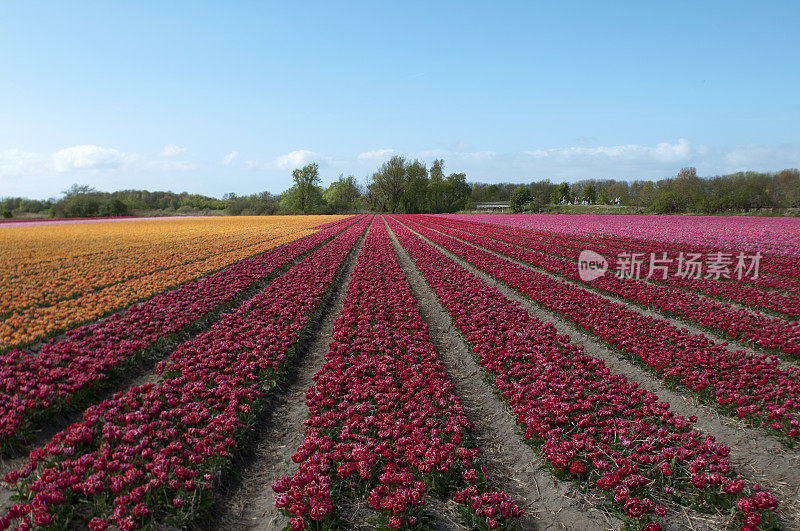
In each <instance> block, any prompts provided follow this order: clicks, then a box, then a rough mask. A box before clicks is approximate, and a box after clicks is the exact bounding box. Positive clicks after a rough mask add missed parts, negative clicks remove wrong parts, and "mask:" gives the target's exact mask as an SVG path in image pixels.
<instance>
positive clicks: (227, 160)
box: [222, 151, 239, 166]
mask: <svg viewBox="0 0 800 531" xmlns="http://www.w3.org/2000/svg"><path fill="white" fill-rule="evenodd" d="M238 158H239V152H238V151H231V152H230V153H228V154H227V155H225V156H224V157H222V163H223V164H224V165H225V166H230V165H231V164H232V163H233V161H235V160H236V159H238Z"/></svg>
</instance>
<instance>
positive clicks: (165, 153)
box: [161, 144, 186, 157]
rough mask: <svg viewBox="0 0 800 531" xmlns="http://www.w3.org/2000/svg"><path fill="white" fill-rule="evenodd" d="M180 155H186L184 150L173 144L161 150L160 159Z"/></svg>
mask: <svg viewBox="0 0 800 531" xmlns="http://www.w3.org/2000/svg"><path fill="white" fill-rule="evenodd" d="M181 153H186V148H185V147H181V146H176V145H175V144H168V145H166V146H164V148H163V149H162V150H161V156H162V157H173V156H175V155H180V154H181Z"/></svg>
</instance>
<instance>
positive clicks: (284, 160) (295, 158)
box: [249, 149, 331, 170]
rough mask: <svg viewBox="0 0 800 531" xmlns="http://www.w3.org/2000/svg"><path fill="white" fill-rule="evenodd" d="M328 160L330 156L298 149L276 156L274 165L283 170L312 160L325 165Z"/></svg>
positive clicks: (303, 164)
mask: <svg viewBox="0 0 800 531" xmlns="http://www.w3.org/2000/svg"><path fill="white" fill-rule="evenodd" d="M330 160H331V159H330V157H326V156H325V155H320V154H319V153H314V152H313V151H309V150H307V149H298V150H296V151H291V152H289V153H287V154H285V155H281V156H280V157H278V158H276V159H275V166H277V167H278V168H281V169H284V170H288V169H295V168H299V167H301V166H305V165H306V164H310V163H312V162H316V163H317V164H319V165H320V166H325V165H327V164H328V162H330ZM249 162H253V161H249Z"/></svg>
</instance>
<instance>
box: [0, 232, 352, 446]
mask: <svg viewBox="0 0 800 531" xmlns="http://www.w3.org/2000/svg"><path fill="white" fill-rule="evenodd" d="M348 223H349V222H348ZM340 228H341V226H338V225H337V226H334V227H332V228H329V229H325V230H322V231H320V232H317V233H315V234H313V235H311V236H308V237H306V238H303V239H300V240H295V241H293V242H291V243H289V244H287V245H285V246H283V247H279V248H276V249H272V250H270V251H267V252H266V253H262V254H259V255H257V256H254V257H252V258H249V259H247V260H244V261H241V262H238V263H236V264H234V265H231V266H228V267H227V268H226V269H224V270H222V271H220V272H217V273H214V274H212V275H209V276H207V277H205V278H202V279H200V280H197V281H192V282H188V283H186V284H184V285H182V286H180V287H179V288H177V289H174V290H172V291H170V292H167V293H165V294H163V295H157V296H155V297H153V298H152V299H150V300H148V301H147V302H144V303H141V304H137V305H134V306H131V307H130V308H128V309H127V310H126V311H124V312H121V313H118V314H115V315H113V316H110V317H108V318H107V319H105V320H103V321H101V322H99V323H95V324H91V325H84V326H82V327H80V328H77V329H75V330H72V331H70V332H68V333H67V334H66V337H65V338H64V339H61V340H58V341H53V342H51V343H49V344H47V345H44V346H43V347H42V349H41V351H40V352H38V353H36V354H31V353H28V352H27V351H22V350H18V349H12V350H11V351H10V352H8V353H6V354H3V355H0V434H2V441H1V442H0V450H8V449H9V448H10V447H12V446H14V445H16V444H18V443H19V442H20V441H23V440H25V439H26V438H28V437H29V434H30V430H31V429H32V428H33V427H35V425H34V423H33V420H35V419H38V422H39V423H41V422H42V421H43V420H44V418H45V417H46V415H45V413H53V412H55V411H57V410H58V409H59V408H61V407H62V406H63V405H64V404H66V403H68V402H70V401H71V400H72V399H73V398H74V397H75V396H76V395H77V394H79V393H84V392H86V391H87V390H90V389H92V388H94V387H96V386H97V385H98V384H99V383H100V382H103V381H106V380H108V379H109V378H111V377H113V376H114V375H115V371H118V370H119V369H121V368H122V367H124V366H125V365H126V364H127V363H128V362H130V361H133V358H136V357H137V356H138V355H140V354H142V353H143V352H144V351H145V349H147V348H149V347H152V346H153V345H155V344H156V343H157V342H158V341H159V340H161V339H164V338H167V337H170V336H173V335H174V334H176V333H178V332H180V331H181V330H184V329H186V328H187V327H188V326H189V325H190V324H192V323H194V322H195V321H197V320H199V319H201V318H203V317H204V316H206V315H208V314H209V313H210V312H213V311H214V310H215V309H217V308H219V307H220V306H221V305H224V304H225V303H229V302H231V301H233V300H234V299H235V298H236V297H237V296H240V295H241V294H242V293H243V292H245V291H246V290H247V289H248V288H251V287H252V286H254V285H255V284H256V283H258V282H259V281H262V280H264V279H267V278H268V277H269V276H270V275H272V274H273V273H275V271H276V270H278V269H279V268H280V267H281V266H283V265H285V264H287V263H289V262H291V261H292V260H295V259H296V258H298V257H300V256H302V255H303V254H305V253H307V252H309V251H310V250H312V249H314V248H315V247H317V246H319V245H320V244H321V243H323V242H324V241H325V240H326V239H328V238H330V237H331V236H333V235H334V234H335V233H336V232H337V231H338V230H340Z"/></svg>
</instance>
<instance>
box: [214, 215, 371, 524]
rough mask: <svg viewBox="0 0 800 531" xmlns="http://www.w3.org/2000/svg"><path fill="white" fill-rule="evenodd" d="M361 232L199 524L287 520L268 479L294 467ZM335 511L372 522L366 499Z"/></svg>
mask: <svg viewBox="0 0 800 531" xmlns="http://www.w3.org/2000/svg"><path fill="white" fill-rule="evenodd" d="M374 222H377V221H374ZM368 230H369V229H367V231H368ZM366 233H367V232H366V231H365V232H364V234H362V236H361V239H360V240H359V241H358V243H357V244H356V245H355V246H354V247H353V250H351V251H350V255H349V256H348V258H347V261H346V262H345V264H344V266H343V267H342V272H341V273H340V276H339V278H337V279H336V280H335V281H334V283H333V285H332V286H331V288H330V290H329V292H328V294H327V295H326V300H325V301H324V302H323V303H322V305H321V307H320V309H319V310H318V312H317V318H316V320H315V322H314V323H313V324H312V325H311V328H310V329H308V330H307V332H308V334H307V337H309V338H310V339H309V341H308V342H307V343H306V344H305V345H301V346H300V351H299V352H298V355H297V356H296V358H295V359H296V361H295V362H294V365H293V366H292V367H291V368H290V369H289V372H288V374H287V376H286V378H285V381H284V382H282V383H279V384H278V385H277V386H276V387H275V388H273V389H272V390H271V391H270V393H269V397H268V399H267V400H268V403H267V405H266V406H265V407H264V409H263V411H264V413H263V414H262V415H261V418H259V419H258V421H257V423H256V425H255V426H254V428H253V430H252V431H253V434H252V438H251V439H250V440H249V441H247V443H246V444H245V445H244V446H243V448H242V449H241V450H240V451H238V452H237V457H236V461H237V462H236V463H235V464H234V471H235V472H236V473H237V476H238V477H232V478H231V479H230V481H229V482H228V484H227V485H223V487H222V488H221V489H220V492H219V495H218V499H219V502H218V504H217V507H216V510H217V514H216V515H215V517H214V518H213V519H212V520H211V521H210V522H207V523H205V524H204V525H201V526H200V529H207V530H209V531H211V530H216V529H283V528H284V526H285V525H286V524H287V523H288V519H287V518H286V517H285V516H284V515H283V514H281V513H280V512H279V511H278V509H277V508H276V507H275V493H274V492H273V491H272V483H273V482H274V481H275V480H276V479H277V478H279V477H281V476H290V475H292V474H294V473H295V472H297V469H298V464H297V463H295V462H293V461H292V455H294V453H295V451H296V450H297V448H298V447H299V446H300V445H301V444H302V443H303V437H304V431H305V428H304V427H303V421H304V420H305V419H306V418H307V417H308V408H307V407H306V391H307V390H308V388H309V387H310V386H311V384H312V383H313V381H312V377H313V376H314V374H316V372H317V371H318V370H319V369H320V367H322V365H323V363H324V362H325V354H326V353H327V352H328V350H329V345H330V343H331V342H332V341H333V334H332V330H333V323H334V321H335V320H336V318H337V317H338V315H339V313H340V312H341V311H342V303H343V301H344V298H345V295H346V293H347V285H348V284H349V283H350V278H351V277H352V275H353V270H354V269H355V266H356V261H357V257H358V255H359V253H360V252H361V247H362V245H363V243H364V237H365V235H366ZM337 503H338V500H337ZM340 505H342V504H340ZM339 512H340V516H341V517H342V518H343V519H344V520H345V521H346V522H347V524H348V528H349V529H371V528H372V526H370V525H368V524H367V523H366V519H367V518H370V517H371V516H373V514H374V513H372V510H371V509H370V508H369V506H368V505H367V504H366V502H365V503H363V504H358V505H356V504H353V505H350V504H347V505H345V506H343V507H341V508H340V511H339Z"/></svg>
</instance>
